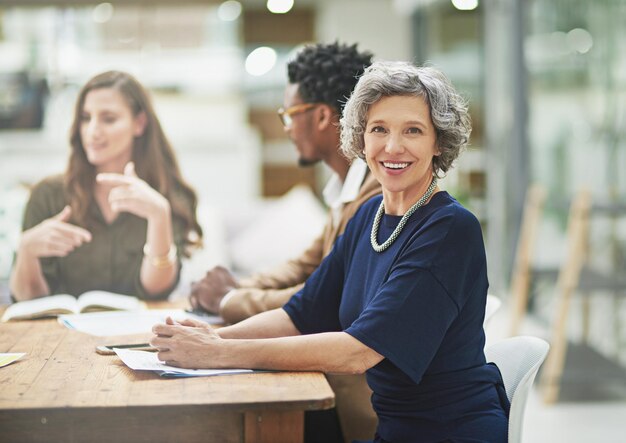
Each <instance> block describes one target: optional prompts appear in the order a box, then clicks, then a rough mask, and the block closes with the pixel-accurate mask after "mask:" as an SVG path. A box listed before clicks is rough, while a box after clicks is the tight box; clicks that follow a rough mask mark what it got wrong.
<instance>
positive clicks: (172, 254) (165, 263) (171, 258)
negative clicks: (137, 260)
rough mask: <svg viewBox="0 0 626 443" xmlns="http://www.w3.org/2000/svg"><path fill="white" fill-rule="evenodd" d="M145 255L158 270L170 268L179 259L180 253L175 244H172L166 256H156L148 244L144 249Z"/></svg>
mask: <svg viewBox="0 0 626 443" xmlns="http://www.w3.org/2000/svg"><path fill="white" fill-rule="evenodd" d="M143 255H144V258H145V259H147V260H148V263H150V265H152V266H153V267H155V268H157V269H164V268H169V267H170V266H173V265H174V264H175V263H176V261H177V259H178V251H177V249H176V245H175V244H174V243H170V247H169V249H168V251H167V252H166V253H164V254H155V253H154V252H153V251H152V249H151V248H150V245H149V244H148V243H146V244H145V245H144V247H143Z"/></svg>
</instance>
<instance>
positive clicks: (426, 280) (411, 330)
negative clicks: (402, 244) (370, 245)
mask: <svg viewBox="0 0 626 443" xmlns="http://www.w3.org/2000/svg"><path fill="white" fill-rule="evenodd" d="M457 315H458V308H457V306H456V304H455V303H454V301H453V300H452V298H450V296H449V295H448V294H447V292H446V290H445V289H444V288H443V286H442V285H441V284H440V282H438V281H437V279H435V278H434V276H433V275H432V274H431V273H430V271H428V270H425V269H418V268H414V267H412V266H410V263H408V262H404V263H402V264H400V265H399V266H397V267H396V268H395V269H394V271H393V272H392V275H391V276H390V278H389V280H388V281H387V282H386V283H385V284H384V285H383V286H382V287H381V288H380V290H379V291H378V292H377V294H376V295H375V297H374V299H373V300H372V301H371V303H370V304H369V305H368V306H367V308H366V309H365V310H364V311H363V312H362V313H361V315H360V316H359V318H358V319H357V320H355V322H354V323H353V324H352V325H351V326H350V327H349V328H348V329H347V330H346V332H347V333H348V334H350V335H352V336H353V337H354V338H356V339H357V340H359V341H360V342H362V343H363V344H365V345H366V346H368V347H370V348H372V349H374V350H375V351H376V352H378V353H379V354H381V355H383V356H384V357H385V358H387V359H389V360H390V361H391V362H392V363H393V364H394V365H396V366H397V367H398V368H400V369H401V370H402V371H403V372H404V373H406V374H407V375H408V376H409V377H411V379H413V381H415V383H419V381H420V380H421V378H422V375H423V374H424V372H425V371H426V368H428V366H429V364H430V362H431V361H432V359H433V357H434V356H435V353H436V352H437V350H438V349H439V346H440V345H441V342H442V340H443V338H444V336H445V334H446V331H447V330H448V327H449V326H450V324H451V323H452V322H453V321H454V319H455V318H456V316H457Z"/></svg>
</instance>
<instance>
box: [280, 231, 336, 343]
mask: <svg viewBox="0 0 626 443" xmlns="http://www.w3.org/2000/svg"><path fill="white" fill-rule="evenodd" d="M344 241H345V239H344V236H341V237H339V239H338V240H337V242H336V243H335V246H334V248H333V249H332V251H331V252H330V254H328V256H326V258H325V259H324V260H322V263H321V264H320V266H319V267H318V268H317V269H316V270H315V272H313V274H311V276H310V277H309V278H308V280H307V281H306V283H305V285H304V287H303V288H302V289H301V290H300V291H299V292H297V293H296V294H294V295H293V297H291V299H290V300H289V301H288V302H287V304H285V306H283V309H284V310H285V311H286V312H287V314H288V315H289V317H290V318H291V321H293V323H294V325H295V326H296V328H297V329H298V331H300V333H302V334H315V333H321V332H331V331H341V324H340V322H339V304H340V303H341V294H342V292H343V285H344V268H345V261H344V260H343V251H344V247H343V244H344Z"/></svg>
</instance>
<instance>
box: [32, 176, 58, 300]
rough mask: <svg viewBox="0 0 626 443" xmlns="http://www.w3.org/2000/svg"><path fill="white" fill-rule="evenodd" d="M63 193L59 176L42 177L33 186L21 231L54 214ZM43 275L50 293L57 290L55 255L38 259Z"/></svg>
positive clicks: (56, 211)
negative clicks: (42, 178) (41, 179)
mask: <svg viewBox="0 0 626 443" xmlns="http://www.w3.org/2000/svg"><path fill="white" fill-rule="evenodd" d="M65 205H66V202H65V194H64V192H63V182H62V178H61V177H60V176H55V177H50V178H47V179H44V180H43V181H41V182H40V183H38V184H37V185H35V187H34V188H33V190H32V192H31V195H30V198H29V200H28V203H27V204H26V208H25V210H24V219H23V221H22V231H26V230H28V229H31V228H33V227H35V226H37V225H38V224H39V223H41V222H43V221H44V220H47V219H49V218H50V217H53V216H55V215H56V214H58V213H59V212H61V211H62V210H63V208H64V207H65ZM39 262H40V264H41V270H42V273H43V276H44V278H45V280H46V283H47V284H48V287H49V288H50V293H51V294H55V293H56V292H58V287H59V284H60V282H59V264H58V259H57V258H55V257H43V258H40V259H39Z"/></svg>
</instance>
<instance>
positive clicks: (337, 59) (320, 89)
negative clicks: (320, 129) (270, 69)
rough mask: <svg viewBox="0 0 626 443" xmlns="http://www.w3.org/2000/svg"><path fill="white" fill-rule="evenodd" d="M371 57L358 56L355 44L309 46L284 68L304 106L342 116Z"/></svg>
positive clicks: (360, 53) (369, 63) (359, 54)
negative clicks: (326, 107) (320, 107)
mask: <svg viewBox="0 0 626 443" xmlns="http://www.w3.org/2000/svg"><path fill="white" fill-rule="evenodd" d="M372 57H373V55H372V54H371V53H370V52H367V51H364V52H359V51H358V50H357V44H356V43H355V44H354V45H346V44H339V43H338V42H335V43H331V44H323V43H319V44H316V45H308V46H305V47H304V48H303V49H302V50H301V51H300V52H299V53H298V54H297V56H296V58H295V59H294V60H292V61H291V62H289V64H288V65H287V74H288V76H289V83H298V84H299V88H298V91H299V92H300V95H301V96H302V99H303V100H304V101H305V102H306V103H313V102H316V103H326V104H327V105H329V106H332V107H333V108H335V109H336V110H337V111H338V112H339V113H341V111H342V110H343V107H344V105H345V104H346V101H347V100H348V98H349V97H350V94H352V90H353V89H354V87H355V86H356V82H357V81H358V79H359V77H360V76H361V74H363V71H364V70H365V68H367V67H368V66H369V65H371V64H372Z"/></svg>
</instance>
